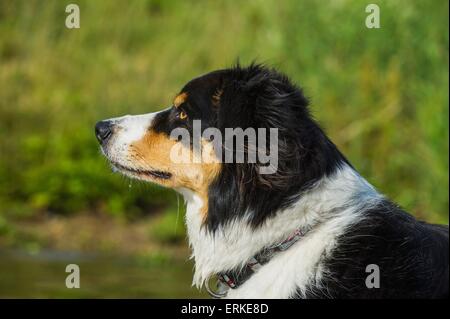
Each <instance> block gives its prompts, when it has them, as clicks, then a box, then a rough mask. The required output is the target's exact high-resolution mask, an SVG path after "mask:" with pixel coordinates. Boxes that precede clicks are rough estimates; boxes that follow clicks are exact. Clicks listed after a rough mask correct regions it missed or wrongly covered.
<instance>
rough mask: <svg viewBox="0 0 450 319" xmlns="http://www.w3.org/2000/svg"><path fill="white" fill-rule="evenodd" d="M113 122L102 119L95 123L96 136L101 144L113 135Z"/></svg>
mask: <svg viewBox="0 0 450 319" xmlns="http://www.w3.org/2000/svg"><path fill="white" fill-rule="evenodd" d="M112 127H113V124H112V122H110V121H100V122H97V124H95V136H96V137H97V140H98V141H99V142H100V144H103V143H105V142H106V141H107V140H108V139H109V138H110V137H111V135H112Z"/></svg>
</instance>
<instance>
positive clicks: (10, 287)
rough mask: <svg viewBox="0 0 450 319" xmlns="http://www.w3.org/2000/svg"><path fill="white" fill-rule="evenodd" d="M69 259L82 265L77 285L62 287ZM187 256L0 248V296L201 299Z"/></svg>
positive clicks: (69, 262) (64, 284)
mask: <svg viewBox="0 0 450 319" xmlns="http://www.w3.org/2000/svg"><path fill="white" fill-rule="evenodd" d="M68 264H77V265H78V266H79V267H80V288H78V289H74V288H73V289H68V288H67V287H66V283H65V282H66V277H67V276H68V275H69V274H68V273H66V272H65V270H66V266H67V265H68ZM192 269H193V265H192V263H191V262H190V261H184V260H179V261H164V262H159V263H158V262H156V263H153V262H150V263H148V262H142V261H138V260H134V259H130V258H125V257H114V256H105V255H98V254H92V255H89V254H82V253H76V252H58V251H42V252H39V253H36V254H28V253H24V252H20V251H0V298H201V297H206V295H205V294H204V293H201V292H199V291H198V290H197V289H196V288H193V287H191V280H192V273H193V272H192V271H193V270H192Z"/></svg>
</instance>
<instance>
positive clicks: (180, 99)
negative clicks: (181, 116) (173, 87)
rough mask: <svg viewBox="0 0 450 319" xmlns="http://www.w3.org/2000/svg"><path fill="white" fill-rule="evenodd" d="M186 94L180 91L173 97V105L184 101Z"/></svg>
mask: <svg viewBox="0 0 450 319" xmlns="http://www.w3.org/2000/svg"><path fill="white" fill-rule="evenodd" d="M187 97H188V95H187V93H186V92H183V93H180V94H178V95H177V96H176V97H175V100H173V105H174V106H175V107H179V106H180V105H181V104H183V103H184V102H186V99H187Z"/></svg>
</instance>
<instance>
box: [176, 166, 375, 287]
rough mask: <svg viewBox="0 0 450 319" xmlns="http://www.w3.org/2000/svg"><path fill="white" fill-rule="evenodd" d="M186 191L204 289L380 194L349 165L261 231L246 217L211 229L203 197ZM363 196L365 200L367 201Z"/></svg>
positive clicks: (188, 222)
mask: <svg viewBox="0 0 450 319" xmlns="http://www.w3.org/2000/svg"><path fill="white" fill-rule="evenodd" d="M180 192H181V193H182V194H183V195H184V198H185V201H186V204H187V210H186V226H187V231H188V237H189V243H190V246H191V249H192V258H193V259H194V260H195V275H194V279H193V283H194V284H195V285H196V286H198V287H201V286H202V284H203V283H204V282H205V281H206V280H208V279H209V278H210V277H211V276H212V275H214V274H217V273H220V272H224V271H229V270H236V269H240V268H241V267H244V266H245V265H246V263H247V262H248V260H249V259H250V258H251V257H253V256H254V255H255V254H257V253H258V252H259V251H260V250H262V249H263V248H265V247H267V246H270V245H273V244H276V243H278V242H281V241H283V240H285V239H286V238H287V236H289V235H290V234H292V233H293V232H294V231H295V230H297V229H299V228H314V226H315V225H318V224H320V223H322V222H323V221H325V220H328V219H332V218H335V217H338V216H340V213H341V212H342V213H345V214H348V212H349V209H348V208H349V207H352V206H354V207H355V209H351V210H350V211H357V210H358V207H357V205H358V204H357V203H361V202H364V203H365V205H367V204H369V205H370V202H371V201H373V202H374V204H375V203H376V202H377V201H378V200H377V199H379V196H380V195H379V194H378V193H377V192H376V191H375V190H374V189H373V187H372V186H371V185H370V184H368V183H367V182H366V181H365V180H364V179H363V178H362V177H360V175H359V174H358V173H357V172H355V171H354V170H353V169H352V168H350V167H349V166H347V165H344V166H343V167H341V168H339V169H337V170H336V172H335V173H334V174H332V175H331V176H328V177H324V178H322V179H321V180H319V181H318V182H317V183H316V184H315V185H314V186H313V187H311V188H310V189H309V190H308V191H306V192H304V193H302V195H301V196H300V197H299V199H298V201H297V202H296V203H295V204H294V205H292V206H291V207H290V208H287V209H285V210H282V211H279V212H278V213H277V214H276V215H275V216H274V217H271V218H270V219H267V220H266V221H265V222H264V223H263V224H262V225H261V226H259V227H257V228H254V227H252V226H251V225H250V224H249V223H248V222H247V220H246V218H245V217H244V218H239V219H234V220H232V221H231V222H228V223H227V224H226V225H223V226H220V227H219V228H218V229H216V230H214V231H210V230H208V229H207V227H205V226H204V225H203V218H202V214H201V213H200V209H201V208H202V206H203V202H202V200H201V198H200V197H199V196H198V195H196V194H195V193H193V192H190V191H188V190H180ZM361 197H364V198H365V200H363V201H361ZM248 214H251V212H248Z"/></svg>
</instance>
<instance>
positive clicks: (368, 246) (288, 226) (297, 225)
mask: <svg viewBox="0 0 450 319" xmlns="http://www.w3.org/2000/svg"><path fill="white" fill-rule="evenodd" d="M196 121H200V122H197V123H201V124H200V131H201V133H205V132H206V131H207V130H208V128H215V129H216V130H218V131H219V132H220V133H222V134H223V136H222V139H221V138H216V137H215V138H214V139H213V138H207V137H205V135H204V134H202V135H201V136H196V135H195V134H194V133H195V132H194V124H195V122H196ZM230 128H231V129H233V128H242V129H243V130H246V129H248V128H250V129H260V128H267V129H270V128H275V129H276V130H277V162H276V168H275V170H274V171H273V172H272V173H268V174H262V173H261V168H262V167H263V166H264V165H266V163H262V161H260V160H256V161H255V162H250V161H249V158H250V157H249V152H250V150H251V149H252V147H251V146H248V145H246V146H245V147H243V148H242V147H241V148H240V150H238V148H239V147H240V146H242V145H239V143H238V142H236V143H235V145H234V144H233V143H232V147H231V149H230V148H227V147H225V146H223V145H227V144H226V141H225V139H226V137H224V136H226V131H227V129H230ZM175 129H184V130H183V132H187V134H188V135H189V136H188V137H190V142H189V143H183V142H182V141H180V139H179V138H173V136H172V135H173V134H172V132H173V131H174V130H175ZM266 135H267V134H266ZM266 135H264V136H260V135H258V137H257V139H258V142H261V141H262V143H263V144H266V145H268V144H269V143H268V141H267V139H266V137H267V136H266ZM96 136H97V138H98V140H99V142H100V144H101V148H102V151H103V153H104V154H105V156H106V157H107V158H108V159H109V161H110V162H111V164H112V166H113V168H114V169H115V170H117V171H119V172H121V173H123V174H125V175H127V176H130V177H132V178H138V179H141V180H144V181H149V182H153V183H157V184H159V185H162V186H166V187H170V188H173V189H175V190H177V191H179V192H180V193H181V194H183V195H184V198H185V201H186V203H187V212H186V226H187V230H188V237H189V243H190V246H191V248H192V257H193V258H194V260H195V275H194V279H193V282H194V284H195V285H197V286H198V287H201V286H202V285H204V284H206V286H207V288H208V287H209V281H210V278H212V277H217V278H218V279H219V280H218V287H216V288H214V289H211V288H209V290H210V293H211V294H212V295H214V296H217V297H227V298H443V297H447V296H448V275H449V268H448V261H449V260H448V259H449V257H448V254H449V247H448V246H449V239H448V226H439V225H430V224H426V223H423V222H419V221H417V220H415V219H414V218H413V217H412V216H411V215H409V214H407V213H406V212H404V211H403V210H402V209H401V208H399V207H398V206H397V205H396V204H394V203H392V202H391V201H389V200H388V199H387V198H385V197H384V196H383V195H381V194H380V193H378V192H377V191H376V190H375V189H374V188H373V187H372V186H371V185H370V184H369V183H368V182H367V181H366V180H365V179H364V178H362V177H361V176H360V175H359V174H358V172H357V171H356V170H355V169H354V168H353V167H352V165H351V164H350V163H349V162H348V161H347V159H346V158H345V157H344V156H343V155H342V154H341V153H340V152H339V150H338V149H337V148H336V146H335V145H334V144H333V143H332V142H331V141H330V140H329V139H328V137H327V136H326V135H325V134H324V132H323V131H322V130H321V128H320V127H319V126H318V124H317V123H316V122H315V121H314V120H313V119H312V117H311V116H310V113H309V111H308V101H307V99H306V98H305V97H304V96H303V94H302V91H301V90H300V89H299V88H298V87H296V86H295V85H293V84H292V83H291V81H290V80H289V79H288V78H287V77H286V76H284V75H282V74H280V73H278V72H276V71H275V70H273V69H269V68H267V67H264V66H261V65H255V64H252V65H250V66H248V67H241V66H236V67H233V68H230V69H225V70H219V71H215V72H212V73H209V74H206V75H204V76H201V77H198V78H196V79H193V80H192V81H190V82H189V83H187V84H186V86H185V87H184V88H183V89H182V90H181V91H180V93H179V94H178V95H177V96H176V98H175V100H174V101H173V105H172V106H170V107H169V108H167V109H165V110H162V111H160V112H157V113H150V114H144V115H136V116H129V115H127V116H123V117H120V118H114V119H110V120H105V121H101V122H99V123H97V125H96ZM246 138H247V137H246ZM216 139H217V140H216ZM232 139H235V140H236V141H237V139H236V138H235V137H233V138H232ZM217 142H222V143H217ZM241 142H242V141H241ZM196 143H197V145H199V147H197V148H195V147H193V145H194V144H196ZM176 147H178V149H179V150H180V149H181V150H182V151H185V152H187V154H188V155H189V156H190V158H191V159H193V158H197V159H198V157H199V154H202V153H201V152H202V150H208V152H207V153H208V154H209V155H210V156H212V157H214V158H215V159H216V160H213V161H201V160H200V161H193V160H191V161H185V162H175V161H174V160H173V157H172V153H173V150H174V148H176ZM222 151H228V152H230V151H231V152H232V153H233V156H232V158H233V159H236V158H237V155H238V153H239V152H240V153H244V155H245V156H244V158H245V160H244V161H243V162H242V161H231V162H230V161H224V159H223V153H224V152H222ZM185 154H186V153H185ZM211 154H212V155H211Z"/></svg>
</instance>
